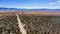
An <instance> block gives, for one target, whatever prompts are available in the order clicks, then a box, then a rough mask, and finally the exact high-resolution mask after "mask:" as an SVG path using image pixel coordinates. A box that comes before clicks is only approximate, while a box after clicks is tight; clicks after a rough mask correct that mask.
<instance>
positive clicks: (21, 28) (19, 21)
mask: <svg viewBox="0 0 60 34" xmlns="http://www.w3.org/2000/svg"><path fill="white" fill-rule="evenodd" d="M16 16H17V20H18V24H19V25H18V26H19V28H20V32H22V34H27V32H26V29H24V24H22V23H21V20H20V18H19V15H18V14H16Z"/></svg>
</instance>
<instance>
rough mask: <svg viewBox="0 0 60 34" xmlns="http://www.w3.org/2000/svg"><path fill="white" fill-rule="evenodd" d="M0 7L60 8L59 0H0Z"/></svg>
mask: <svg viewBox="0 0 60 34" xmlns="http://www.w3.org/2000/svg"><path fill="white" fill-rule="evenodd" d="M0 7H8V8H26V9H39V8H42V9H43V8H48V9H60V0H0Z"/></svg>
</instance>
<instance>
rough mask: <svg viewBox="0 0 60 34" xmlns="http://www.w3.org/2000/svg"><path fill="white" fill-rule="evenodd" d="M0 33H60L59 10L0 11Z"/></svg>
mask: <svg viewBox="0 0 60 34" xmlns="http://www.w3.org/2000/svg"><path fill="white" fill-rule="evenodd" d="M23 32H24V33H23ZM0 34H60V12H52V11H51V12H50V11H49V12H47V11H45V12H42V11H40V12H39V11H35V12H34V11H0Z"/></svg>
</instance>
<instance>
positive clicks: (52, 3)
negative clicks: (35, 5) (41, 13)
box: [49, 3, 57, 5]
mask: <svg viewBox="0 0 60 34" xmlns="http://www.w3.org/2000/svg"><path fill="white" fill-rule="evenodd" d="M49 4H50V5H53V4H57V3H49Z"/></svg>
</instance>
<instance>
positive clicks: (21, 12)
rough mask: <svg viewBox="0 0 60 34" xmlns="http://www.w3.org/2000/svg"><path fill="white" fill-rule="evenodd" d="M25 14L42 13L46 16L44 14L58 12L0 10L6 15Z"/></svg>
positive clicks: (55, 13)
mask: <svg viewBox="0 0 60 34" xmlns="http://www.w3.org/2000/svg"><path fill="white" fill-rule="evenodd" d="M17 13H18V14H22V15H23V14H26V15H44V16H46V15H60V12H54V11H51V12H50V11H44V12H42V11H38V12H37V11H35V12H34V11H25V12H24V11H0V14H7V15H9V14H17Z"/></svg>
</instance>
